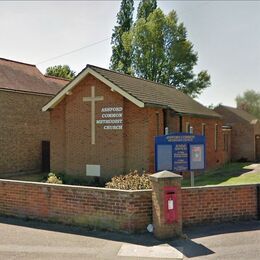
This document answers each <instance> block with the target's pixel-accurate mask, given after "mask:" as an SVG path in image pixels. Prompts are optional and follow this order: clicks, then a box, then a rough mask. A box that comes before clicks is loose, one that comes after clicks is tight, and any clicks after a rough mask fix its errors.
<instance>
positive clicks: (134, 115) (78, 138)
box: [51, 75, 163, 180]
mask: <svg viewBox="0 0 260 260" xmlns="http://www.w3.org/2000/svg"><path fill="white" fill-rule="evenodd" d="M92 86H95V95H96V96H103V97H104V100H103V101H98V102H96V103H95V109H96V115H95V119H96V120H99V119H102V118H101V116H102V113H101V110H102V108H105V107H123V129H122V130H105V129H103V127H104V125H102V124H96V126H95V133H96V143H95V144H91V107H90V102H83V97H89V96H91V87H92ZM51 125H52V128H51V169H52V171H54V172H66V173H67V174H71V175H74V176H78V177H83V178H84V177H85V176H86V164H94V165H100V166H101V177H102V179H105V180H107V179H110V178H111V177H112V176H114V175H118V174H123V173H127V172H129V171H130V170H138V171H143V170H145V171H149V170H150V169H153V157H154V154H153V153H154V136H156V135H157V133H158V134H162V133H163V114H162V110H161V109H154V108H145V109H144V108H139V107H137V106H136V105H134V104H133V103H132V102H130V101H128V100H126V99H125V98H124V97H122V96H121V95H119V94H118V93H116V92H112V91H111V90H110V88H109V87H108V86H106V85H105V84H104V83H102V82H101V81H99V80H98V79H96V78H94V77H93V76H91V75H89V76H87V77H86V78H85V79H84V80H83V81H82V82H80V83H79V84H78V85H77V87H76V88H74V89H73V90H72V94H71V95H69V96H66V98H65V99H64V100H63V101H62V102H61V103H60V104H58V105H57V106H56V107H55V109H53V110H52V111H51Z"/></svg>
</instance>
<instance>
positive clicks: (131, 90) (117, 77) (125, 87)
mask: <svg viewBox="0 0 260 260" xmlns="http://www.w3.org/2000/svg"><path fill="white" fill-rule="evenodd" d="M88 74H92V75H93V76H95V77H96V78H98V79H99V80H101V81H102V82H104V83H105V84H107V85H108V86H110V87H111V89H113V90H114V91H117V92H118V93H119V94H121V95H123V96H124V97H125V98H127V99H129V100H130V101H132V102H133V103H135V104H136V105H137V106H139V107H145V106H156V107H158V106H160V107H162V108H170V109H173V110H174V111H176V112H178V113H183V114H192V115H201V116H208V117H221V116H220V115H219V114H218V113H216V112H215V111H213V110H211V109H208V108H206V107H204V106H203V105H201V104H200V103H198V102H197V101H195V100H194V99H192V98H191V97H189V96H188V95H186V94H184V93H182V92H181V91H178V90H177V89H176V88H174V87H172V86H166V85H163V84H158V83H156V82H153V81H150V80H144V79H139V78H136V77H132V76H129V75H126V74H123V73H119V72H115V71H112V70H107V69H103V68H99V67H96V66H93V65H87V66H86V68H85V69H84V70H83V71H82V72H81V73H80V74H79V75H78V76H77V77H76V78H75V79H74V80H73V81H71V82H70V83H69V84H68V85H67V86H66V87H64V88H63V89H62V90H61V91H60V92H59V93H58V94H57V95H56V96H55V97H54V98H53V99H52V100H50V102H49V103H48V104H47V105H45V106H44V107H43V109H42V110H43V111H46V110H48V109H51V108H54V107H55V106H56V105H57V104H58V103H59V102H60V101H61V100H62V99H63V98H64V96H65V95H66V93H67V92H68V91H70V90H71V89H72V88H74V87H75V86H76V85H77V83H78V82H80V81H81V80H82V79H83V78H84V77H85V76H86V75H88Z"/></svg>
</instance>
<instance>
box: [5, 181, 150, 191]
mask: <svg viewBox="0 0 260 260" xmlns="http://www.w3.org/2000/svg"><path fill="white" fill-rule="evenodd" d="M4 182H7V183H14V184H19V183H21V184H26V185H38V186H47V187H55V188H60V189H62V188H71V189H82V190H96V191H103V192H107V191H111V192H125V193H145V192H147V193H151V192H152V190H151V189H147V190H120V189H109V188H102V187H91V186H80V185H67V184H54V183H45V182H32V181H19V180H6V179H0V184H1V183H4Z"/></svg>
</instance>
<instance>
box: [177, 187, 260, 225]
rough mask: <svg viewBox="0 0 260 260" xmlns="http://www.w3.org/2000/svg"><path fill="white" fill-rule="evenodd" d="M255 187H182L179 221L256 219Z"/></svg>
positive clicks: (190, 222)
mask: <svg viewBox="0 0 260 260" xmlns="http://www.w3.org/2000/svg"><path fill="white" fill-rule="evenodd" d="M256 187H257V185H254V184H251V185H250V184H249V185H229V186H211V187H209V186H208V187H194V188H182V203H183V204H182V220H183V224H184V225H191V224H197V223H207V222H224V221H233V220H246V219H256V218H257V197H256V196H257V195H256ZM259 199H260V198H259Z"/></svg>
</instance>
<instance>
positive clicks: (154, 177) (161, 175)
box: [149, 171, 182, 182]
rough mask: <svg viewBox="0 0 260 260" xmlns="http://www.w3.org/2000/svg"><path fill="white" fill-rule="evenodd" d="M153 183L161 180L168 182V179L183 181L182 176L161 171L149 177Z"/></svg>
mask: <svg viewBox="0 0 260 260" xmlns="http://www.w3.org/2000/svg"><path fill="white" fill-rule="evenodd" d="M149 177H150V180H151V181H155V182H158V181H159V180H160V179H163V180H167V179H173V178H174V179H176V178H177V179H182V176H181V175H179V174H176V173H173V172H170V171H161V172H157V173H154V174H152V175H150V176H149Z"/></svg>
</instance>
